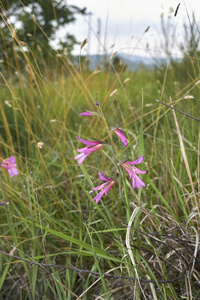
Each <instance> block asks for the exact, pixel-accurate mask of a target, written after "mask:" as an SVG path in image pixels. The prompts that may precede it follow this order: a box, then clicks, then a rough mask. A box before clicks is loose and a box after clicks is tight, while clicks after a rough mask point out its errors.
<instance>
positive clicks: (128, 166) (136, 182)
mask: <svg viewBox="0 0 200 300" xmlns="http://www.w3.org/2000/svg"><path fill="white" fill-rule="evenodd" d="M142 161H143V156H142V155H141V156H140V157H139V158H138V159H136V160H135V161H125V162H123V163H122V164H121V165H122V167H123V168H124V169H125V170H126V171H127V172H128V174H129V178H132V182H133V185H132V186H133V189H134V188H135V187H137V188H138V189H140V188H141V187H142V186H145V183H144V182H143V181H142V180H141V179H140V177H139V176H138V175H137V174H145V173H146V171H142V170H140V169H138V168H136V167H135V166H134V165H138V164H141V162H142Z"/></svg>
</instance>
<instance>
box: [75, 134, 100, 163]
mask: <svg viewBox="0 0 200 300" xmlns="http://www.w3.org/2000/svg"><path fill="white" fill-rule="evenodd" d="M76 138H77V140H79V141H80V142H82V143H83V144H85V145H87V147H84V148H81V149H77V150H76V151H78V152H80V154H78V155H76V156H75V157H74V159H78V160H79V161H78V164H79V165H81V164H82V162H83V161H84V159H85V158H86V157H87V156H88V155H89V154H90V153H92V152H94V151H97V150H99V149H101V148H103V147H104V146H105V143H104V142H102V141H97V140H96V141H86V140H83V139H81V138H79V137H78V136H77V137H76Z"/></svg>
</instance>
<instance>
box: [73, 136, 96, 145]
mask: <svg viewBox="0 0 200 300" xmlns="http://www.w3.org/2000/svg"><path fill="white" fill-rule="evenodd" d="M76 138H77V140H79V141H80V142H82V143H83V144H85V145H88V146H95V145H98V144H100V142H95V141H86V140H83V139H81V138H80V137H78V136H76Z"/></svg>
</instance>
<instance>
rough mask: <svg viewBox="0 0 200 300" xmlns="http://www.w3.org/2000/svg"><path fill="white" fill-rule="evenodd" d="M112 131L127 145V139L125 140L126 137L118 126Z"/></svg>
mask: <svg viewBox="0 0 200 300" xmlns="http://www.w3.org/2000/svg"><path fill="white" fill-rule="evenodd" d="M114 132H115V133H116V134H117V135H118V137H119V138H120V140H121V142H122V143H123V144H124V145H125V146H126V147H127V146H128V141H127V138H126V136H125V134H124V132H123V131H122V130H121V129H119V128H117V129H115V130H114Z"/></svg>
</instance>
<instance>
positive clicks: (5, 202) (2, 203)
mask: <svg viewBox="0 0 200 300" xmlns="http://www.w3.org/2000/svg"><path fill="white" fill-rule="evenodd" d="M4 204H9V202H8V201H7V199H6V200H3V201H1V202H0V205H4Z"/></svg>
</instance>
